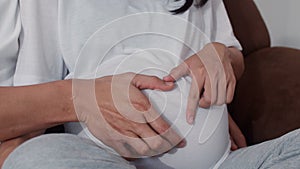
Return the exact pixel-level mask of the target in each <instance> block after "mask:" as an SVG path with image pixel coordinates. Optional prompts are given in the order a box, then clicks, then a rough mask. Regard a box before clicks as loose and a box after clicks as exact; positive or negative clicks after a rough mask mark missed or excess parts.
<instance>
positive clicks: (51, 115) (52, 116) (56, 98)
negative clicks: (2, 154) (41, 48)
mask: <svg viewBox="0 0 300 169" xmlns="http://www.w3.org/2000/svg"><path fill="white" fill-rule="evenodd" d="M71 85H72V84H71V81H57V82H51V83H46V84H40V85H33V86H26V87H0V103H1V104H0V141H5V140H9V139H12V138H15V137H19V136H23V135H26V134H28V133H31V132H34V131H38V130H44V129H47V128H49V127H53V126H56V125H59V124H63V123H65V122H72V121H78V120H77V117H76V114H75V113H74V110H73V109H74V108H73V103H72V91H71V89H72V87H71Z"/></svg>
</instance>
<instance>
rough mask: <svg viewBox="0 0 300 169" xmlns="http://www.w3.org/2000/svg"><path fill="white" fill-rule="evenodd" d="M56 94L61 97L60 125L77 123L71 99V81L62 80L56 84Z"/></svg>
mask: <svg viewBox="0 0 300 169" xmlns="http://www.w3.org/2000/svg"><path fill="white" fill-rule="evenodd" d="M57 94H58V95H60V96H61V99H62V100H61V103H60V106H61V110H62V113H63V117H62V118H61V119H60V121H61V123H66V122H78V118H77V115H76V113H75V108H74V103H73V97H72V80H62V81H59V82H58V83H57Z"/></svg>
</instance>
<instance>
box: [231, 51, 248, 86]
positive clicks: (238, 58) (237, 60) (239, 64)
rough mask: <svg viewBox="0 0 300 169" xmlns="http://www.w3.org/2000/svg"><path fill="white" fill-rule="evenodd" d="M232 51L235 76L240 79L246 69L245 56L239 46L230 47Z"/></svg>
mask: <svg viewBox="0 0 300 169" xmlns="http://www.w3.org/2000/svg"><path fill="white" fill-rule="evenodd" d="M228 49H229V52H230V55H229V57H230V60H231V64H232V68H233V71H234V74H235V77H236V79H237V80H239V79H240V78H241V77H242V75H243V73H244V70H245V64H244V56H243V54H242V52H241V51H239V50H238V49H237V48H234V47H229V48H228Z"/></svg>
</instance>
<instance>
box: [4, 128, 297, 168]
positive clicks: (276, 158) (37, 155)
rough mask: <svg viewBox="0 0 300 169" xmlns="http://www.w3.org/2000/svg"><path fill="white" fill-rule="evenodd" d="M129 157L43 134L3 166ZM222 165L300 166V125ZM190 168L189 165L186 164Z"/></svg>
mask: <svg viewBox="0 0 300 169" xmlns="http://www.w3.org/2000/svg"><path fill="white" fill-rule="evenodd" d="M134 168H135V167H134V166H132V165H130V163H128V162H127V161H126V160H124V159H122V158H121V157H119V156H117V155H114V154H110V153H109V152H107V151H105V150H103V149H101V148H99V147H98V146H96V145H95V144H94V143H93V142H91V141H89V140H87V139H83V138H79V137H78V136H75V135H69V134H61V135H44V136H41V137H38V138H35V139H32V140H30V141H28V142H26V143H24V144H23V145H21V146H20V147H19V148H17V149H16V150H15V151H14V152H13V153H12V154H11V155H10V156H9V157H8V159H7V160H6V161H5V163H4V166H3V169H134ZM220 168H222V169H258V168H259V169H265V168H271V169H300V129H298V130H295V131H293V132H291V133H288V134H286V135H284V136H282V137H280V138H277V139H274V140H271V141H267V142H264V143H261V144H258V145H254V146H251V147H247V148H243V149H240V150H237V151H234V152H232V153H231V154H230V155H229V157H228V158H227V159H226V160H225V162H224V163H223V164H222V165H221V167H220ZM186 169H188V167H187V168H186Z"/></svg>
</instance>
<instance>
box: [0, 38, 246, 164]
mask: <svg viewBox="0 0 300 169" xmlns="http://www.w3.org/2000/svg"><path fill="white" fill-rule="evenodd" d="M211 51H213V52H211ZM199 56H200V57H199ZM201 56H214V57H205V58H204V59H203V58H202V57H201ZM200 58H201V59H200ZM206 58H217V60H209V59H206ZM220 61H221V62H220ZM204 63H205V64H204ZM213 63H221V64H220V65H218V66H214V67H209V66H205V65H214V64H213ZM216 67H217V68H222V69H216ZM214 69H216V70H217V71H215V72H214ZM243 69H244V64H243V56H242V54H241V52H240V51H238V50H237V49H235V48H227V47H225V46H224V45H222V44H219V43H212V44H209V45H207V46H206V47H205V48H204V49H203V50H202V51H200V52H199V53H197V54H196V55H194V56H191V57H190V58H188V59H187V60H186V61H185V63H184V64H182V65H179V66H178V67H176V68H174V69H173V70H172V71H171V73H170V75H169V76H167V77H165V78H164V81H162V80H160V79H158V78H156V77H149V76H143V75H135V74H132V73H127V74H122V75H117V76H115V77H114V78H113V77H112V76H108V77H103V78H99V79H96V80H95V81H94V80H74V81H75V85H74V83H73V86H72V81H71V80H65V81H57V82H51V83H46V84H40V85H33V86H27V87H0V93H1V95H0V102H1V103H2V104H1V105H0V120H1V122H0V141H2V144H1V148H0V166H1V161H4V159H5V158H6V156H7V155H8V154H9V153H10V152H11V151H12V150H13V149H15V148H16V147H17V146H18V145H20V144H21V143H23V142H24V141H26V140H28V139H29V138H32V137H28V135H29V136H33V137H34V136H37V135H40V134H42V133H36V131H38V130H44V129H46V128H49V127H52V126H55V125H59V124H63V123H65V122H77V121H80V122H84V123H85V124H86V125H87V126H88V128H89V130H90V131H91V132H92V133H93V134H94V135H95V136H96V137H97V138H98V139H100V140H102V141H103V142H104V143H106V144H107V145H109V146H111V147H113V148H114V149H115V150H116V151H117V152H118V153H120V154H121V155H123V156H124V157H139V156H141V155H155V154H160V153H163V152H166V151H168V150H169V149H170V148H171V147H173V146H176V145H177V146H178V147H184V145H185V141H184V140H183V141H182V138H181V137H180V136H179V135H177V134H176V133H175V132H174V131H173V130H172V129H170V128H169V127H170V126H169V124H168V123H166V122H165V121H164V120H163V119H162V118H161V117H158V113H157V112H156V111H155V110H153V109H152V108H151V105H150V102H149V100H148V99H147V98H146V97H145V96H144V95H143V94H142V93H141V91H140V90H142V89H154V90H163V91H167V90H172V89H173V87H174V84H173V83H174V82H175V80H176V79H178V78H180V77H182V76H185V75H190V76H192V78H193V85H192V88H191V91H190V95H191V97H190V98H189V100H188V105H189V106H188V109H187V121H188V122H189V123H193V119H194V116H195V110H196V107H197V106H198V105H200V106H201V107H208V106H210V105H213V104H224V103H230V102H231V101H232V98H233V93H234V88H235V83H236V80H237V79H238V78H239V77H240V76H241V75H242V72H243ZM208 72H209V73H208ZM220 72H221V73H220ZM222 72H225V75H224V73H222ZM129 79H130V80H129ZM209 79H210V80H209ZM211 79H213V80H211ZM218 80H219V81H218ZM222 80H223V81H222ZM74 81H73V82H74ZM220 82H221V83H220ZM112 84H113V85H112ZM220 84H222V85H220ZM91 85H94V87H93V88H90V86H91ZM218 85H219V86H221V87H219V86H218ZM224 86H225V88H224ZM72 87H73V91H72ZM222 87H223V88H222ZM112 88H113V90H112ZM91 89H93V90H91ZM124 89H128V90H124ZM222 89H223V90H222ZM112 91H114V92H115V93H114V92H112ZM213 91H215V92H213ZM195 93H196V95H195ZM72 94H73V95H72ZM91 95H95V97H92V98H91V97H90V96H91ZM116 95H117V96H118V97H115V96H116ZM114 99H119V100H118V101H117V102H115V100H114ZM73 103H74V104H73ZM91 103H92V104H94V105H96V106H90V104H91ZM114 103H120V104H118V105H115V104H114ZM129 103H130V104H129ZM74 105H75V107H74ZM128 105H132V106H130V107H128ZM120 110H127V111H120ZM128 110H130V111H128ZM7 112H9V113H7ZM100 112H101V113H100ZM128 119H133V120H128ZM191 119H192V120H191ZM229 123H230V126H229V128H230V134H231V138H232V143H233V144H232V149H236V148H239V147H244V146H246V142H245V139H244V137H243V135H242V133H241V132H240V130H239V128H238V126H237V125H236V124H235V123H234V121H233V120H232V119H231V117H230V118H229ZM28 133H31V134H28Z"/></svg>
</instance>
